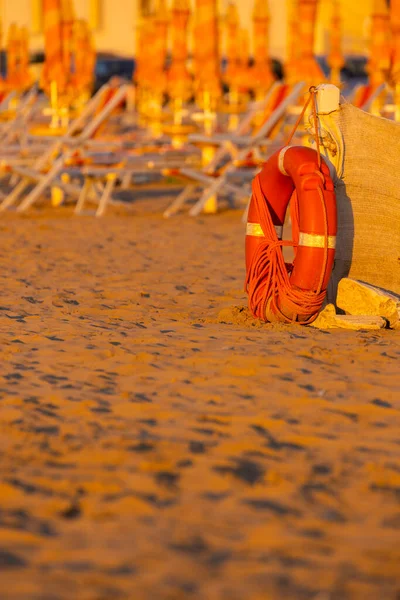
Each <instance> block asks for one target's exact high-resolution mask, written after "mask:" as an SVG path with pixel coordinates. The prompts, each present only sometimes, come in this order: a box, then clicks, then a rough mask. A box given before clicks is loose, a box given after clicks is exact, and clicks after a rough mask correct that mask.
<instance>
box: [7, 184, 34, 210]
mask: <svg viewBox="0 0 400 600" xmlns="http://www.w3.org/2000/svg"><path fill="white" fill-rule="evenodd" d="M29 181H30V179H29V178H28V177H24V178H23V179H22V180H21V181H20V182H19V184H18V185H16V186H15V188H14V189H13V191H12V192H10V193H9V194H8V196H6V197H5V198H4V200H3V202H2V203H1V204H0V211H3V210H6V209H7V208H10V206H12V205H13V204H15V202H17V200H18V198H19V197H20V196H21V194H23V193H24V191H25V190H26V188H27V186H28V184H29Z"/></svg>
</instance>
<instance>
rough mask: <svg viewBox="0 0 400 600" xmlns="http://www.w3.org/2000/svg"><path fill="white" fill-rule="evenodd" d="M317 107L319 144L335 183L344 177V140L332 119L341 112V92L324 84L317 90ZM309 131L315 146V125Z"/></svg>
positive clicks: (333, 86)
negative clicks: (335, 113) (334, 114)
mask: <svg viewBox="0 0 400 600" xmlns="http://www.w3.org/2000/svg"><path fill="white" fill-rule="evenodd" d="M316 106H317V115H318V123H319V132H318V138H319V144H320V149H321V154H322V155H323V156H324V158H325V161H326V163H327V164H328V166H329V170H330V172H331V177H332V179H333V181H334V182H336V181H337V180H338V179H340V178H341V177H342V176H343V167H344V140H343V136H342V133H341V131H340V129H339V127H338V126H337V125H336V123H335V120H334V119H333V118H332V113H334V112H336V111H338V110H340V90H339V88H338V87H336V86H335V85H332V84H331V83H323V84H321V85H319V86H318V87H317V88H316ZM307 129H308V131H309V132H310V133H311V134H312V137H313V140H314V145H315V130H314V123H313V122H311V123H310V125H309V127H307Z"/></svg>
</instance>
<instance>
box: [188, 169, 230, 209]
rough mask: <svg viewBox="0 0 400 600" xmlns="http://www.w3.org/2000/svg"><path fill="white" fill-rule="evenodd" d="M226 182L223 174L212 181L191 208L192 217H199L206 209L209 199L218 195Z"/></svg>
mask: <svg viewBox="0 0 400 600" xmlns="http://www.w3.org/2000/svg"><path fill="white" fill-rule="evenodd" d="M224 183H225V178H224V177H223V176H221V177H219V178H218V179H216V180H215V182H214V183H212V184H211V185H210V186H209V187H208V188H206V189H205V190H204V192H203V193H202V195H201V196H200V199H199V200H198V201H197V202H196V204H195V205H194V206H193V207H192V208H191V209H190V211H189V215H190V216H191V217H197V216H198V215H199V214H200V213H201V212H202V211H203V210H204V207H205V205H206V203H207V200H208V199H209V198H211V197H212V196H216V195H217V194H218V192H219V191H220V189H221V187H223V185H224Z"/></svg>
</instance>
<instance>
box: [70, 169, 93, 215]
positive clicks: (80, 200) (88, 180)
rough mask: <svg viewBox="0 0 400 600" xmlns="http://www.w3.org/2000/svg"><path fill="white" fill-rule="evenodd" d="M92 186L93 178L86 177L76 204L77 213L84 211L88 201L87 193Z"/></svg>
mask: <svg viewBox="0 0 400 600" xmlns="http://www.w3.org/2000/svg"><path fill="white" fill-rule="evenodd" d="M91 187H92V180H91V178H90V177H86V178H85V182H84V184H83V186H82V190H81V193H80V194H79V198H78V202H77V203H76V206H75V211H74V212H75V214H76V215H80V214H81V213H82V210H83V207H84V205H85V202H86V198H87V195H88V193H89V191H90V188H91Z"/></svg>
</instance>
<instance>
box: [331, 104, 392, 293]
mask: <svg viewBox="0 0 400 600" xmlns="http://www.w3.org/2000/svg"><path fill="white" fill-rule="evenodd" d="M330 116H331V117H332V118H333V119H334V121H335V123H336V124H337V126H338V127H339V129H340V131H341V133H342V135H343V139H344V166H343V173H342V176H341V178H340V179H339V180H338V181H337V183H336V194H337V204H338V237H337V248H336V260H335V268H334V271H333V274H332V281H331V285H330V289H329V296H330V300H331V301H332V300H333V299H334V298H335V297H336V287H337V283H338V281H339V280H340V279H341V278H342V277H346V276H348V277H351V278H354V279H359V280H361V281H365V282H367V283H369V284H371V285H374V286H378V287H381V288H384V289H387V290H391V291H393V292H396V293H397V294H400V124H397V123H395V122H392V121H389V120H387V119H381V118H380V117H375V116H372V115H370V114H368V113H366V112H364V111H362V110H360V109H358V108H355V107H354V106H352V105H351V104H348V103H345V104H342V105H341V106H340V109H339V110H337V111H335V112H334V113H331V115H330Z"/></svg>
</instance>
